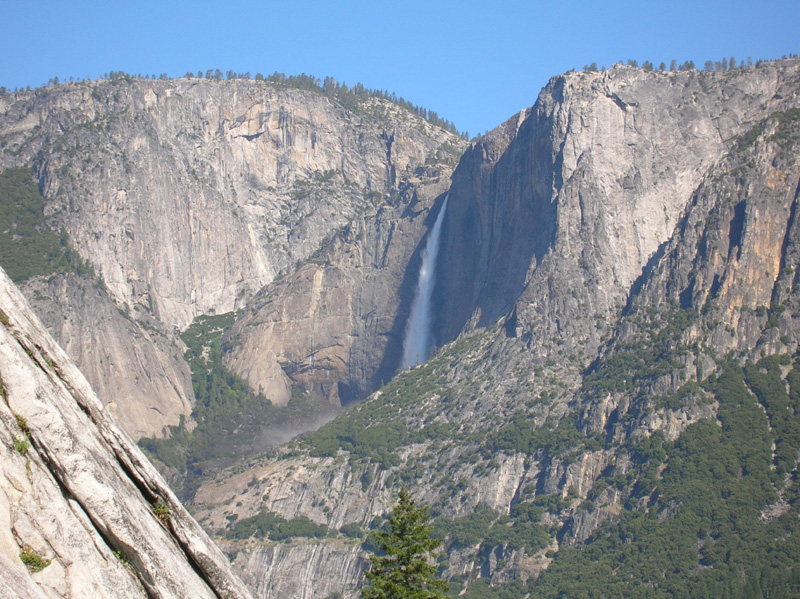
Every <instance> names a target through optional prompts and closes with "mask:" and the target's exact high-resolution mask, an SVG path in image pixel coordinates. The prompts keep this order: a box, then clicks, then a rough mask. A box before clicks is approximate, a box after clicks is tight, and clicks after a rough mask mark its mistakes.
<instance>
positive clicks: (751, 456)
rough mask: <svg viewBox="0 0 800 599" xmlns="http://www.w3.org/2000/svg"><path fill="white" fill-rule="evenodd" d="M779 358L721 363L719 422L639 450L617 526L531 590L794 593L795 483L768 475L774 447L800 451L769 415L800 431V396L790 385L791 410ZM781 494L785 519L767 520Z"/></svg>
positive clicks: (716, 382)
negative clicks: (740, 364)
mask: <svg viewBox="0 0 800 599" xmlns="http://www.w3.org/2000/svg"><path fill="white" fill-rule="evenodd" d="M781 360H783V361H784V362H785V361H786V360H785V358H783V359H781V358H776V357H773V358H768V359H767V360H762V361H760V362H759V363H758V364H755V365H749V366H747V367H746V368H745V370H744V372H743V371H742V369H740V368H739V367H738V366H737V365H736V364H733V363H730V364H725V365H724V368H723V370H722V372H721V374H720V375H719V377H718V378H715V379H713V380H711V381H710V382H709V384H708V385H707V386H708V389H709V391H710V392H711V393H713V395H714V397H715V398H716V399H717V401H718V402H719V406H720V407H719V414H718V420H719V422H713V421H708V420H704V421H700V422H698V423H696V424H694V425H692V426H690V427H689V428H688V429H687V430H686V431H685V432H684V433H683V434H682V435H681V437H680V438H679V439H678V440H677V441H675V442H674V443H670V442H666V441H665V440H664V439H663V437H662V438H659V439H656V440H655V441H654V442H653V443H650V444H647V443H642V444H641V445H642V446H641V447H640V448H638V449H639V450H640V451H638V455H637V460H638V461H640V462H641V465H640V474H639V478H638V480H637V482H636V484H635V485H634V487H633V493H632V495H631V497H630V498H629V500H628V502H627V503H626V504H625V506H624V508H625V509H624V511H623V514H622V516H621V517H620V518H619V520H617V521H615V522H613V523H611V524H608V525H606V526H603V527H601V528H600V529H599V530H598V531H596V533H595V534H594V536H593V537H592V538H591V539H590V540H589V542H588V543H587V545H586V546H585V547H583V548H582V549H580V550H576V549H570V548H562V549H561V550H560V551H559V552H558V553H557V555H556V558H555V561H554V562H553V563H552V564H551V565H550V567H549V568H548V569H547V570H546V571H545V572H544V573H543V574H542V576H541V577H540V578H539V579H538V581H536V582H535V583H531V585H530V588H529V590H530V591H531V592H533V593H534V594H535V596H537V597H543V598H548V597H563V596H569V597H587V598H594V597H598V598H599V597H643V598H644V597H647V598H651V597H652V598H656V597H658V598H661V597H664V598H666V597H699V598H701V599H702V598H711V597H715V598H716V597H723V598H725V597H731V598H733V597H737V598H739V597H741V598H747V599H749V598H751V597H752V598H755V597H796V596H798V593H800V565H799V564H798V562H797V556H798V555H800V520H799V519H798V516H800V505H798V502H797V498H798V496H800V483H798V481H797V480H796V477H794V478H790V479H787V480H788V483H787V487H786V488H783V485H784V477H783V476H780V475H779V473H778V472H777V470H775V469H773V465H776V466H777V465H778V464H780V463H781V459H782V458H781V457H780V455H776V456H775V460H774V461H773V454H772V444H773V442H775V443H776V445H777V444H780V443H786V444H789V445H790V446H792V447H793V448H794V449H795V456H796V455H797V454H796V451H797V445H796V440H795V439H794V436H793V435H794V429H793V428H792V427H788V426H787V427H785V428H784V429H780V428H779V427H777V426H776V425H775V424H776V423H777V419H776V417H773V416H770V412H773V413H774V414H776V415H777V414H780V418H782V419H785V420H787V421H791V422H793V423H795V422H797V421H798V418H799V417H800V416H799V415H800V411H798V410H797V409H796V408H798V407H800V406H798V405H797V404H796V403H793V402H796V400H793V399H791V397H792V393H798V392H800V388H798V386H797V381H798V379H797V377H796V375H792V376H788V377H787V380H789V381H790V383H791V384H790V393H789V394H788V397H789V398H790V399H788V403H785V402H787V399H786V398H787V394H786V391H785V386H783V388H781V384H779V382H778V381H779V380H780V370H779V369H778V368H777V366H779V365H780V362H781ZM793 372H795V373H796V372H797V370H794V371H793ZM749 385H752V387H750V389H753V390H754V391H755V395H754V394H753V393H751V390H750V389H749V388H748V386H749ZM759 404H761V405H759ZM762 407H764V408H766V413H765V409H762ZM784 408H786V409H784ZM782 430H783V431H784V432H781V431H782ZM787 433H788V436H787ZM635 453H636V452H635ZM659 463H662V464H663V465H665V466H666V468H664V469H663V472H661V473H660V474H659V468H658V464H659ZM778 489H781V490H782V493H783V499H784V501H785V502H786V504H787V506H788V507H787V510H786V511H785V512H783V513H776V514H775V516H774V517H771V518H770V517H764V516H763V514H764V513H765V509H766V508H768V506H770V505H775V504H776V503H777V501H778V493H777V490H778Z"/></svg>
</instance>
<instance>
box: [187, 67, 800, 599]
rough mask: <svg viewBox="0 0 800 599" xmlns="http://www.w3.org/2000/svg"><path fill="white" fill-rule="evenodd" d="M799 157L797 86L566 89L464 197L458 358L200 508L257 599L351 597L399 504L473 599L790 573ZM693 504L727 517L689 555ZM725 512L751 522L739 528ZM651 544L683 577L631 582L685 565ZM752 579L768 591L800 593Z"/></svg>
mask: <svg viewBox="0 0 800 599" xmlns="http://www.w3.org/2000/svg"><path fill="white" fill-rule="evenodd" d="M799 133H800V63H799V62H798V61H797V60H788V61H779V62H775V63H763V64H760V65H759V66H757V67H748V68H743V69H738V70H734V71H727V72H717V73H700V72H696V71H687V72H676V73H647V72H644V71H641V70H637V69H633V68H626V67H617V68H614V69H611V70H610V71H607V72H604V73H576V74H569V75H565V76H561V77H556V78H554V79H553V80H552V81H551V83H550V84H549V85H548V86H547V87H546V88H545V89H544V90H543V92H542V94H541V95H540V97H539V100H538V101H537V103H536V104H535V105H534V106H533V107H531V108H530V109H528V110H526V111H523V112H522V113H520V114H519V115H517V116H515V117H514V118H512V119H511V120H509V121H508V122H507V123H505V124H504V125H502V126H501V127H499V128H498V129H497V130H495V131H493V132H491V133H490V134H488V135H487V136H486V137H484V138H482V139H480V140H478V141H477V142H476V143H474V144H473V145H472V146H471V148H470V149H469V150H468V151H467V153H466V154H465V156H464V157H463V159H462V160H461V162H460V164H459V166H458V167H457V169H456V171H455V173H454V175H453V183H452V186H451V188H450V190H449V194H450V195H449V197H450V200H449V202H450V204H449V211H448V216H447V219H446V220H445V223H444V230H443V237H442V249H441V253H440V256H439V263H438V272H437V276H438V279H437V281H438V283H437V287H436V291H435V298H436V302H437V305H438V312H437V317H436V325H435V334H436V336H437V338H438V342H439V343H440V344H446V345H444V347H443V349H442V350H441V351H440V352H439V353H438V354H437V355H435V356H434V357H433V358H432V359H431V360H430V361H429V362H428V363H427V364H425V365H424V366H421V367H418V368H416V369H413V370H411V371H409V372H406V373H403V374H401V375H399V376H398V377H396V378H395V379H394V380H393V381H392V382H390V383H389V384H388V385H387V386H386V387H384V388H383V389H381V390H380V391H379V392H378V393H376V394H374V395H373V396H372V397H370V399H369V400H367V401H365V402H363V403H360V404H358V405H356V406H353V407H352V408H351V409H349V410H348V411H346V412H345V413H344V414H343V415H341V416H340V417H339V418H337V419H336V420H334V421H333V422H331V423H329V424H328V425H326V426H325V427H323V428H322V429H320V430H319V431H317V432H315V433H311V434H308V435H307V436H305V437H304V438H302V439H300V440H299V441H297V442H295V443H294V444H292V445H290V446H289V447H287V448H283V449H280V450H278V451H275V452H273V453H269V454H266V455H265V456H263V458H262V459H261V460H250V461H248V462H247V463H242V464H239V465H237V466H236V467H234V468H231V469H230V470H228V471H227V472H226V473H224V474H223V475H220V476H219V477H218V478H217V479H216V480H215V481H213V482H212V483H209V484H206V485H204V486H202V487H201V488H200V489H199V490H198V492H197V494H196V496H195V507H196V509H197V514H198V517H199V518H200V520H201V522H203V523H204V525H205V526H206V527H207V528H209V529H211V530H217V531H219V532H218V534H217V536H218V538H219V540H220V542H221V543H223V545H224V546H225V547H226V548H228V549H229V550H230V551H231V554H235V555H236V560H235V565H236V566H237V567H238V568H239V569H240V570H241V571H243V572H245V571H246V572H248V575H249V576H252V577H253V580H254V581H256V580H257V581H258V583H257V594H258V596H259V597H263V598H267V597H279V596H286V594H287V593H291V592H294V593H295V596H298V597H310V596H319V595H323V596H324V594H325V593H329V592H333V591H339V592H342V593H343V594H344V595H345V596H348V597H349V596H353V597H354V596H356V594H357V586H358V581H357V576H353V577H351V576H350V575H348V576H347V577H342V578H341V580H340V583H339V586H338V587H336V586H334V585H333V584H332V583H331V582H330V581H331V580H336V579H337V576H338V574H337V572H343V571H346V572H355V571H357V570H358V568H359V567H362V565H363V563H364V562H363V561H360V560H363V553H361V551H359V546H360V543H361V540H362V538H363V536H361V535H365V534H366V531H367V530H368V528H370V527H371V526H376V525H380V524H381V518H382V517H383V516H384V515H385V513H386V510H387V509H389V507H390V506H391V504H392V502H393V498H394V497H395V493H396V490H397V488H398V487H399V486H400V485H401V484H404V485H407V486H408V487H409V488H410V489H412V490H413V492H414V494H415V496H416V497H417V498H418V499H419V500H420V501H422V502H424V503H426V504H428V505H430V506H432V509H433V511H434V514H435V515H436V517H437V518H436V522H437V526H438V527H439V528H438V529H437V530H438V532H439V534H441V535H442V536H443V537H444V538H445V556H446V557H445V558H443V559H442V560H441V562H440V566H441V572H442V573H443V575H445V576H446V577H448V578H450V579H451V581H452V582H453V584H454V585H456V586H457V588H463V589H465V593H466V595H467V596H469V597H490V596H493V595H492V594H491V593H493V590H492V589H493V588H498V589H508V590H509V592H514V593H517V594H518V596H520V597H523V596H526V594H527V593H529V592H530V593H534V594H535V593H537V592H538V593H540V594H541V595H542V596H548V597H549V596H553V597H555V596H557V592H563V589H564V588H565V586H564V585H565V584H567V583H566V582H565V581H567V580H569V581H570V582H569V584H574V585H577V586H575V589H576V590H575V593H576V595H577V594H579V593H580V592H584V591H585V592H589V593H590V595H591V592H594V593H601V595H603V594H604V593H611V592H612V590H613V592H617V593H622V595H625V596H629V595H628V594H629V593H634V592H636V593H644V591H643V590H642V589H651V590H652V592H653V593H654V594H653V595H652V596H658V597H661V596H674V594H675V593H678V594H680V592H684V593H688V595H687V596H701V595H702V593H703V592H710V593H712V595H709V596H713V593H714V592H716V591H713V589H715V588H716V587H714V585H715V584H718V581H719V580H724V581H727V582H724V583H721V584H731V585H734V586H735V585H737V584H744V583H743V582H741V580H742V578H741V576H740V575H739V576H740V578H738V579H736V577H735V576H734V575H733V574H730V572H733V571H735V569H736V568H742V569H743V570H742V571H746V570H747V569H748V568H760V567H761V566H757V565H755V564H756V563H757V562H758V560H759V559H761V557H759V556H760V555H761V556H763V555H766V554H767V553H769V552H777V553H769V554H770V555H773V556H774V557H773V558H772V559H773V562H772V563H773V564H778V563H783V562H782V560H783V559H784V558H783V557H777V556H778V555H781V556H784V555H785V554H784V553H780V552H781V551H789V552H790V553H791V550H790V549H788V547H789V546H790V544H795V543H796V542H797V535H796V531H795V528H796V526H795V525H794V524H793V522H795V520H796V517H797V516H796V515H797V511H798V509H799V508H800V505H798V504H797V502H796V497H797V491H798V489H797V481H796V473H797V458H798V455H800V454H798V452H800V437H798V435H797V434H796V430H795V429H796V428H797V426H800V423H797V422H796V420H797V418H796V415H797V414H800V405H798V404H797V401H798V398H800V396H798V393H800V384H798V383H800V381H798V380H797V378H796V377H797V372H798V365H797V360H796V352H797V348H798V341H799V340H800V336H799V333H800V331H798V329H797V317H798V314H799V312H798V309H797V305H796V301H795V300H796V298H795V295H796V292H795V288H796V279H797V268H798V265H797V263H796V262H797V251H796V249H797V248H796V247H795V246H796V243H797V240H796V239H795V237H796V234H797V232H796V229H797V224H796V205H797V202H798V201H799V200H798V190H799V189H800V166H799V165H798V161H797V156H798V147H800V137H799ZM317 276H319V275H317ZM273 305H274V306H277V305H279V304H273ZM276 310H277V309H276V308H273V311H276ZM781 389H782V391H781ZM784 395H785V399H783V396H784ZM778 406H780V408H779V407H778ZM745 414H748V415H749V416H746V417H744V416H743V415H745ZM742 418H744V421H743V420H742ZM744 422H749V426H748V425H746V424H744ZM715 435H716V436H715ZM729 436H730V439H733V441H731V440H730V439H729ZM737 439H738V440H737ZM715 443H716V444H719V447H724V450H723V449H720V450H719V453H715V452H716V451H717V450H716V449H715V447H717V446H718V445H715ZM705 444H709V445H707V446H706V445H705ZM770 448H771V449H770ZM747 452H751V453H747ZM718 455H720V456H723V457H720V458H719V459H720V460H722V461H721V462H719V464H723V463H724V464H725V466H724V467H723V466H721V465H714V466H711V465H708V466H704V467H705V468H706V470H705V471H706V472H708V471H711V470H713V471H714V472H716V475H717V479H716V480H711V481H708V480H703V481H702V482H698V481H699V480H700V479H693V478H691V477H692V476H697V477H700V476H701V474H699V473H698V472H694V473H692V472H693V470H692V467H690V466H688V464H693V463H699V461H702V460H705V461H706V462H708V460H711V459H712V457H709V456H718ZM703 456H705V457H703ZM714 459H716V458H714ZM724 460H729V461H728V462H725V461H724ZM735 460H741V466H739V465H738V462H737V463H736V464H734V463H733V462H735ZM726 469H727V470H726ZM723 472H727V473H730V480H729V482H726V483H725V485H727V486H726V487H725V488H724V489H722V490H720V489H718V488H716V487H714V485H715V484H722V483H721V482H718V481H722V480H728V479H727V478H725V477H726V476H728V474H727V473H723ZM687 481H694V482H687ZM691 485H695V486H694V487H692V486H691ZM749 485H752V486H749ZM687 489H688V490H687ZM756 490H758V491H756ZM690 491H691V492H690ZM699 497H702V498H703V501H705V504H706V505H708V506H709V507H710V506H712V505H713V506H717V507H714V510H716V511H715V512H714V514H712V515H709V516H707V519H705V520H702V524H698V525H697V526H699V528H697V529H692V526H695V525H696V522H695V521H694V520H691V517H692V514H695V513H697V512H696V511H695V510H701V511H702V506H701V505H699V504H697V498H699ZM724 497H735V498H736V500H735V503H734V504H731V505H737V506H740V507H741V510H743V511H742V512H739V513H738V515H737V516H736V517H733V518H729V517H727V516H721V515H720V514H721V513H722V512H720V511H719V510H721V509H722V508H720V507H718V506H722V505H725V504H724V501H723V499H719V501H722V503H715V502H716V501H718V498H724ZM747 502H753V503H752V504H750V503H747ZM745 505H746V506H747V507H744V506H745ZM748 510H749V511H748ZM265 514H280V515H282V516H283V517H284V518H285V519H286V520H288V521H297V520H298V519H299V518H301V517H307V518H310V519H311V520H312V521H314V522H316V523H320V524H325V525H327V526H328V530H329V533H328V536H327V537H326V538H325V539H322V540H310V539H307V538H303V539H296V540H293V541H283V542H279V543H275V542H274V541H270V540H269V538H270V533H269V531H268V530H266V529H263V528H262V529H258V528H257V527H255V524H256V523H257V522H259V520H258V517H259V516H261V517H263V516H264V515H265ZM743 514H746V517H745V515H743ZM687 518H689V519H688V520H687ZM703 518H706V516H705V515H703ZM737 519H740V520H737ZM731 522H734V524H731ZM737 522H738V523H737ZM744 522H747V525H746V526H745V524H743V523H744ZM248 526H250V527H251V528H248ZM737 526H739V527H742V528H737ZM252 527H255V528H252ZM343 527H344V528H343ZM614 527H617V528H614ZM670 527H672V528H670ZM731 527H733V528H731ZM748 527H749V528H748ZM246 530H256V531H259V530H260V532H256V534H255V535H252V536H249V538H246V537H248V535H245V534H244V531H246ZM651 530H654V531H658V532H655V533H652V534H653V535H654V536H653V538H652V539H651V540H650V541H648V542H649V543H650V544H649V545H647V546H644V545H640V544H639V543H643V542H644V541H642V540H641V539H645V538H649V537H647V536H646V534H645V531H651ZM687 530H692V531H693V532H691V534H687V533H686V531H687ZM358 531H361V532H360V534H359V532H358ZM634 531H635V532H634ZM775 531H778V532H775ZM647 534H651V533H650V532H648V533H647ZM770 535H773V536H770ZM615 538H617V539H620V538H621V539H623V540H625V539H627V541H626V543H622V544H620V545H614V544H613V542H614V541H613V539H615ZM659 538H660V539H664V538H671V539H673V542H674V543H675V544H676V545H675V548H674V549H671V550H672V551H674V552H676V553H672V554H669V553H663V556H664V557H663V559H664V560H672V561H669V563H670V564H671V565H670V566H668V567H667V568H674V572H675V574H672V573H671V572H673V570H669V569H663V570H660V571H659V572H660V574H659V575H658V577H657V578H648V579H647V580H645V579H644V578H641V579H640V578H637V577H644V576H645V574H642V573H643V572H649V570H648V568H650V567H651V564H643V563H639V565H638V566H636V565H635V564H636V563H638V562H637V560H639V561H641V558H640V557H637V555H638V556H641V555H643V554H648V555H653V556H659V557H654V558H653V559H662V557H661V556H662V553H659V552H660V551H665V552H666V551H667V550H666V549H663V548H661V547H660V546H657V545H658V543H657V542H656V539H659ZM609 539H610V540H609ZM737 539H746V540H742V541H741V543H740V544H739V545H736V543H738V542H739V541H737ZM781 539H783V540H781ZM680 543H683V545H680ZM728 543H731V544H730V545H728ZM758 543H763V544H762V545H758ZM770 543H777V544H778V545H775V546H773V545H770ZM679 545H680V548H679V549H678V548H677V547H678V546H679ZM712 546H715V547H716V549H714V548H712ZM747 546H749V547H763V548H764V549H763V551H761V550H756V552H755V553H754V554H753V555H752V556H745V557H742V556H743V555H744V554H742V553H741V551H742V549H741V547H747ZM792 546H794V545H792ZM592 547H594V548H596V551H595V553H592V551H594V550H593V549H592ZM625 547H629V549H625ZM726 547H727V548H728V549H727V551H728V553H727V555H728V561H727V562H726V561H724V560H723V561H720V559H719V557H718V556H719V552H720V551H723V554H722V555H725V553H724V551H725V548H726ZM737 547H738V549H737ZM767 547H769V550H767ZM574 548H580V549H581V552H575V551H573V549H574ZM625 551H628V552H629V553H627V554H626V553H625ZM637 551H639V552H640V553H639V554H636V553H635V552H637ZM598 552H600V553H598ZM603 552H605V556H604V554H603ZM678 553H680V555H681V556H682V557H681V560H684V559H685V560H686V561H685V562H684V561H680V560H678V558H677V557H676V555H677V554H678ZM333 555H336V556H337V559H333V558H332V556H333ZM580 555H587V556H593V557H591V558H588V557H587V558H586V559H587V560H594V561H592V562H587V563H584V562H581V561H580V560H581V559H582V558H580V557H579V556H580ZM609 556H614V558H613V559H617V560H618V562H616V563H615V564H610V565H608V566H606V565H605V561H604V560H607V559H609ZM686 556H688V557H686ZM342 560H344V562H343V561H342ZM737 560H738V561H737ZM301 562H302V563H305V564H306V567H304V568H303V569H302V572H300V573H298V571H297V570H296V569H294V568H289V567H284V566H283V564H296V563H301ZM333 563H336V564H337V566H336V572H334V571H333V570H331V569H328V565H329V564H333ZM343 563H345V564H347V565H346V566H345V565H343ZM678 563H680V564H681V565H680V567H679V566H678V565H677V564H678ZM359 564H361V565H359ZM591 564H595V565H591ZM599 564H603V565H599ZM620 564H622V565H621V566H620ZM687 564H688V565H687ZM605 567H608V569H607V570H602V568H605ZM629 567H630V568H632V569H630V570H629V569H627V568H629ZM652 567H653V568H656V566H652ZM684 567H685V570H683V569H680V568H684ZM580 568H586V569H585V570H580ZM592 568H594V569H592ZM578 570H580V571H581V572H586V573H587V574H586V575H585V576H584V577H582V578H581V579H580V580H579V581H577V582H576V581H575V580H574V577H573V579H570V578H569V572H570V571H573V572H577V571H578ZM760 572H761V571H760V570H756V571H754V572H751V577H750V580H751V582H752V580H760V581H761V582H760V583H759V584H763V585H767V586H764V587H763V588H764V589H766V588H768V585H769V584H771V583H769V582H768V580H771V579H770V578H769V576H773V575H774V576H776V577H778V578H776V580H777V579H780V580H784V578H781V577H785V576H789V575H788V574H787V573H786V572H788V571H781V572H780V573H775V572H772V573H771V574H770V575H769V576H766V575H762V574H761V573H760ZM776 572H777V571H776ZM647 576H650V575H649V574H647ZM726 576H730V578H726ZM559 577H562V578H559ZM629 577H632V578H629ZM714 577H717V578H714ZM712 579H713V580H712ZM631 580H633V581H634V582H633V583H631V582H630V581H631ZM737 580H738V581H739V582H737ZM581 581H583V582H581ZM580 584H585V585H588V586H586V587H585V588H584V587H581V586H580ZM631 584H632V585H633V586H630V585H631ZM776 584H777V583H776ZM781 584H783V583H781ZM787 584H788V583H787ZM537 585H538V586H537ZM602 585H606V586H602ZM613 585H619V586H613ZM625 585H629V586H625ZM670 585H672V586H670ZM676 585H677V586H676ZM692 585H694V586H692ZM612 587H613V589H612ZM679 587H680V589H683V590H682V591H680V592H679V591H678V590H676V589H678V588H679ZM558 588H561V589H562V590H561V591H557V590H553V589H558ZM726 588H728V587H726ZM770 588H771V587H770ZM781 588H783V587H781ZM293 589H294V590H293ZM537 589H538V591H537ZM587 589H588V590H587ZM687 589H688V590H687ZM709 589H711V590H709ZM648 592H649V591H648ZM737 592H738V591H737ZM742 592H744V591H742ZM626 593H628V594H626ZM659 593H661V594H659ZM693 593H694V595H693ZM590 595H587V596H590ZM601 595H598V596H601ZM497 596H500V595H497ZM514 596H516V595H514ZM606 596H607V595H606ZM630 596H633V595H630ZM642 596H650V595H646V593H645V594H644V595H642Z"/></svg>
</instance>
